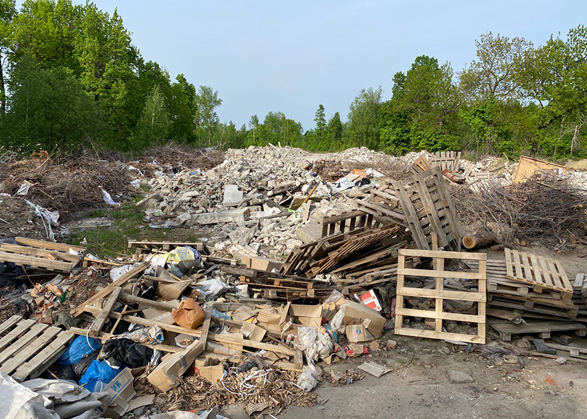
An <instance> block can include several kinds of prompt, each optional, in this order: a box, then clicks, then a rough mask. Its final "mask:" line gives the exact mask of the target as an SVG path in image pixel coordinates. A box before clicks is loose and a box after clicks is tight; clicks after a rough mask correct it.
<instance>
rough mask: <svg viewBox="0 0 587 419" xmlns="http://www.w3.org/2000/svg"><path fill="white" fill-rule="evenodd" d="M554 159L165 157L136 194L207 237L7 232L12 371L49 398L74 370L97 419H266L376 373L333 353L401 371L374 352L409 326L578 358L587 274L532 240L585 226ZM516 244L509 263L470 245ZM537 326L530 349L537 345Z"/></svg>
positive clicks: (20, 385) (358, 152) (152, 213)
mask: <svg viewBox="0 0 587 419" xmlns="http://www.w3.org/2000/svg"><path fill="white" fill-rule="evenodd" d="M353 153H355V157H356V159H355V160H353V159H352V158H353ZM375 159H382V160H383V159H386V160H387V162H386V164H387V165H388V166H387V168H388V171H386V170H385V169H383V168H380V167H373V166H370V165H368V162H373V161H374V160H375ZM361 161H363V163H364V166H363V167H359V164H360V162H361ZM408 161H409V164H407V163H406V162H408ZM400 162H403V163H402V164H403V168H400V166H401V165H400ZM535 163H536V162H535ZM543 163H544V162H539V163H536V165H537V169H536V170H534V171H533V174H532V176H530V177H529V178H528V177H526V178H525V179H523V180H520V177H519V176H520V166H521V165H522V164H527V163H524V162H523V161H521V162H520V164H519V165H518V166H517V167H515V168H514V167H513V165H509V164H504V165H501V163H498V162H497V161H496V160H488V161H487V163H486V166H482V165H480V166H477V165H476V164H475V165H473V164H470V163H469V162H466V161H464V160H461V158H460V153H458V152H442V153H432V154H430V153H425V152H422V153H412V154H411V155H410V156H409V157H407V158H406V159H405V160H403V161H402V160H401V159H399V158H390V157H387V156H384V155H381V153H374V152H371V151H368V150H366V149H355V150H347V151H345V152H343V153H338V154H330V155H328V156H325V155H313V154H309V153H306V152H303V151H301V150H297V149H291V148H287V147H285V148H281V147H272V146H270V147H250V148H249V149H246V150H231V151H229V152H227V153H226V155H225V160H224V161H223V162H222V163H221V164H219V165H218V166H216V167H213V168H211V169H208V170H201V169H200V168H197V167H196V168H193V167H192V168H184V169H181V170H176V169H177V168H173V167H167V170H158V171H154V172H153V175H154V177H153V178H152V179H150V180H148V181H147V182H148V186H149V188H150V191H149V192H148V193H147V194H146V196H145V197H144V199H143V200H141V201H140V202H139V203H137V205H139V206H140V207H141V208H142V209H143V210H144V213H145V219H146V220H148V221H149V223H150V224H151V226H152V227H161V226H165V227H182V228H192V229H194V230H197V231H198V232H199V233H205V234H198V235H199V236H202V240H201V241H199V242H193V243H192V242H190V243H187V242H185V243H183V242H182V243H179V242H148V241H131V242H129V247H133V248H135V249H136V253H135V254H134V255H133V256H131V257H119V258H116V259H113V258H107V259H98V258H96V257H95V256H93V255H90V254H88V253H87V252H86V249H85V248H83V247H77V246H70V245H67V244H60V243H55V242H52V241H41V240H33V239H31V238H26V237H14V240H10V241H6V242H3V243H0V267H2V269H4V271H0V277H2V276H3V275H4V278H5V280H6V281H8V282H9V283H10V284H11V286H10V287H8V288H6V289H5V292H4V295H3V296H2V299H0V304H2V307H5V309H6V310H9V311H8V313H9V315H7V316H4V317H3V318H4V322H2V323H1V324H0V371H2V374H4V375H0V386H4V387H6V390H5V391H7V392H11V393H14V394H17V393H23V394H24V393H26V391H30V392H29V393H26V394H28V396H29V397H28V398H24V399H26V400H29V401H30V403H32V404H33V405H34V404H35V403H38V400H37V399H35V397H36V396H38V394H40V393H35V392H34V391H33V390H26V389H30V388H34V389H39V390H38V391H39V392H41V390H40V389H42V388H43V386H45V385H49V383H48V381H47V380H56V381H57V382H58V383H62V382H64V381H65V380H69V381H68V382H69V385H72V383H71V381H74V382H75V383H77V385H78V386H82V387H83V390H84V391H79V392H80V394H83V397H82V396H80V398H79V400H77V401H76V402H79V403H83V404H84V406H86V407H87V408H86V412H88V413H86V414H87V415H88V417H92V415H93V417H98V416H99V415H102V416H103V417H113V418H118V417H120V416H122V415H126V417H131V418H132V417H141V416H142V415H148V416H153V415H156V414H158V413H161V412H166V411H169V410H183V411H198V410H201V411H206V412H204V413H201V416H196V414H193V415H194V416H192V417H208V416H206V415H210V414H211V413H210V412H215V409H216V408H217V407H220V408H223V407H226V406H227V405H230V404H237V403H238V404H243V405H244V408H245V413H246V414H247V415H250V416H253V417H261V416H262V415H265V414H266V415H275V414H278V413H279V412H281V411H282V410H283V409H284V408H286V407H287V406H288V405H300V406H313V405H315V404H318V403H321V401H320V399H319V398H318V397H317V396H316V395H315V394H314V393H312V391H313V389H315V388H316V386H318V385H325V384H326V383H328V382H330V383H331V385H350V384H352V383H353V382H354V381H356V380H360V379H361V378H362V375H361V374H360V373H358V372H357V371H354V370H351V369H347V371H346V372H344V373H337V372H334V371H333V370H330V372H325V371H324V370H323V368H324V367H325V366H327V365H330V364H333V363H338V362H344V361H345V360H347V359H349V358H359V357H364V359H365V360H366V362H364V363H363V364H362V365H359V366H358V369H359V370H360V371H362V372H365V373H366V374H370V375H372V376H374V377H381V376H382V375H384V374H386V373H388V372H390V371H391V368H390V366H389V365H388V364H381V363H379V362H374V360H373V359H372V358H370V357H369V358H368V357H367V356H368V355H370V354H372V353H376V352H377V353H385V354H393V351H395V350H396V348H397V347H398V342H397V341H395V340H392V339H388V338H389V337H393V336H394V335H395V336H406V337H409V336H412V337H418V338H427V339H435V340H440V341H443V343H444V342H450V343H451V344H454V345H467V344H473V345H471V346H468V347H467V349H468V350H469V349H470V350H472V351H475V350H477V351H479V352H480V353H482V354H483V356H485V357H486V358H487V359H491V362H493V363H494V364H495V365H498V364H500V363H501V364H503V363H507V364H508V366H510V367H511V368H516V369H522V368H524V361H523V358H522V355H524V356H525V355H533V356H541V355H544V356H553V354H552V351H553V350H554V351H555V353H556V351H557V350H559V351H564V353H565V356H568V358H569V359H580V358H581V355H580V354H581V350H580V349H577V348H575V347H569V346H565V345H564V344H561V343H560V342H567V343H568V342H570V338H569V337H568V336H566V335H563V336H566V338H564V339H563V337H562V336H561V337H560V338H558V337H556V335H557V334H561V333H570V332H573V333H575V334H576V335H578V336H585V335H587V325H586V324H587V311H586V310H585V308H586V307H587V281H585V273H579V274H578V275H577V276H576V278H569V277H568V275H567V271H566V267H565V266H564V264H563V263H561V262H560V261H558V260H556V259H553V258H548V257H543V256H540V255H538V254H536V253H534V252H533V251H532V249H531V248H530V247H527V246H526V244H527V243H523V242H522V241H521V240H520V238H522V237H524V236H523V235H524V234H527V235H528V236H530V235H531V236H532V237H533V238H534V239H536V240H542V241H545V240H546V237H547V236H553V237H555V238H556V239H557V240H559V241H560V240H564V237H563V235H562V234H563V232H564V230H577V229H582V228H584V224H585V206H584V205H583V202H584V199H585V195H584V193H585V192H584V188H583V189H581V188H576V187H575V186H573V184H572V183H571V182H569V180H568V179H569V178H570V176H576V175H571V174H569V173H560V172H559V168H558V167H555V168H550V167H544V164H543ZM150 164H152V163H150ZM533 164H534V163H533ZM546 164H547V163H546ZM349 165H350V166H349ZM538 165H542V166H543V167H538ZM483 167H486V168H487V169H482V168H483ZM390 169H391V170H390ZM127 170H128V169H127ZM137 170H140V169H137ZM525 170H527V167H526V169H525ZM565 179H566V180H565ZM492 184H495V185H497V186H496V187H494V188H493V189H491V192H490V191H488V189H487V188H488V187H489V186H488V185H492ZM475 185H476V186H475ZM578 189H581V190H578ZM539 196H542V197H545V198H544V199H547V200H549V201H552V202H549V206H547V205H545V204H543V201H540V199H543V198H539ZM472 200H475V202H476V203H475V204H474V203H473V202H472ZM488 200H493V201H494V202H493V204H492V205H489V203H488V202H487V201H488ZM516 205H519V206H516ZM462 206H466V207H467V208H466V210H463V209H462V208H460V207H462ZM500 209H501V211H502V212H499V211H500ZM506 210H507V211H510V210H511V211H513V212H506ZM514 212H515V213H516V214H518V215H516V216H519V217H520V218H516V216H515V215H514ZM549 217H550V218H549ZM511 220H514V222H513V223H511ZM508 223H510V224H508ZM507 228H509V230H508V229H507ZM491 232H493V233H494V236H490V237H489V238H490V239H492V240H489V241H487V240H485V239H486V238H487V237H486V236H487V235H488V234H489V233H491ZM497 233H499V234H497ZM540 234H542V236H541V235H540ZM573 234H574V237H575V239H576V240H583V238H584V236H582V235H581V236H580V235H579V234H577V232H576V231H574V232H573ZM506 238H507V239H508V240H510V241H506ZM528 238H529V237H528ZM204 239H205V240H204ZM500 240H501V243H502V247H501V248H500V250H501V251H502V253H501V255H500V257H498V258H496V256H495V254H493V255H491V254H490V255H488V254H487V253H485V252H483V251H479V250H473V249H482V248H485V247H486V246H487V243H495V241H498V242H500ZM510 244H511V246H509V245H510ZM504 245H508V246H509V247H507V246H504ZM471 250H472V251H471ZM551 334H552V335H553V337H556V341H554V340H549V338H550V337H551ZM526 336H532V337H536V339H533V345H534V346H533V347H531V346H529V343H528V346H529V347H525V348H521V347H520V345H521V344H520V343H519V342H520V341H522V339H526V341H527V338H526ZM511 340H515V343H516V344H515V345H513V346H512V345H509V344H507V343H504V342H509V341H511ZM490 341H491V342H490ZM401 345H402V343H400V344H399V346H400V349H401ZM502 346H503V347H502ZM504 348H507V349H504ZM533 348H534V349H535V351H534V350H533ZM567 353H568V355H566V354H567ZM367 360H368V361H367ZM448 374H449V377H450V381H451V382H453V383H459V382H460V383H465V382H471V381H472V380H473V379H472V377H470V376H468V375H466V374H465V376H462V373H459V371H452V370H451V371H449V372H448ZM31 382H34V384H35V386H32V385H31ZM320 382H322V384H320ZM27 383H28V384H27ZM35 391H36V390H35ZM88 392H90V393H88ZM102 394H105V395H106V396H104V398H102ZM24 399H23V400H24ZM86 403H87V405H86ZM58 404H59V403H55V405H56V406H57V405H58ZM56 406H55V409H54V412H57V411H58V410H60V409H61V408H58V407H56ZM25 407H26V406H23V407H22V408H23V409H25ZM43 407H44V408H45V409H53V407H52V406H50V405H47V406H43ZM221 413H222V412H221ZM55 414H56V415H58V413H55ZM58 417H59V416H58Z"/></svg>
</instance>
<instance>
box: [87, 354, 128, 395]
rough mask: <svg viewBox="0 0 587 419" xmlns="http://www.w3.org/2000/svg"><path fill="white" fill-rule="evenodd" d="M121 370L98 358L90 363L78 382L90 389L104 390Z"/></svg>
mask: <svg viewBox="0 0 587 419" xmlns="http://www.w3.org/2000/svg"><path fill="white" fill-rule="evenodd" d="M121 371H122V370H117V369H115V368H112V367H111V366H110V365H108V363H107V362H106V361H104V360H97V359H96V360H94V361H93V362H92V363H91V364H90V366H89V367H88V369H87V370H86V372H85V373H84V375H82V378H80V380H79V381H78V384H79V385H80V386H84V387H85V388H87V389H88V390H90V391H102V389H103V388H104V387H105V386H106V385H107V384H108V383H109V382H110V381H112V380H113V379H114V377H116V376H117V375H118V374H119V373H120V372H121Z"/></svg>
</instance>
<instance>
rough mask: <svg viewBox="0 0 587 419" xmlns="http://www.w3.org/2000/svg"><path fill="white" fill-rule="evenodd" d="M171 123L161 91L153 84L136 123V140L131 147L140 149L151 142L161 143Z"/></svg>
mask: <svg viewBox="0 0 587 419" xmlns="http://www.w3.org/2000/svg"><path fill="white" fill-rule="evenodd" d="M171 124H172V122H171V119H170V118H169V112H168V111H167V109H166V105H165V97H164V96H163V93H161V89H160V87H159V86H158V85H157V86H154V87H153V90H152V91H151V94H150V95H149V98H148V99H147V102H146V103H145V108H144V109H143V114H142V116H141V119H140V120H139V123H138V124H137V134H136V139H137V141H136V143H135V144H133V148H135V149H142V148H145V147H148V146H151V145H153V144H163V143H164V142H165V140H166V139H167V134H169V131H170V129H171Z"/></svg>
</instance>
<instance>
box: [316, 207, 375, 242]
mask: <svg viewBox="0 0 587 419" xmlns="http://www.w3.org/2000/svg"><path fill="white" fill-rule="evenodd" d="M380 225H381V223H380V222H379V221H377V220H374V219H373V215H372V214H367V213H365V212H363V211H360V210H354V211H350V212H347V213H345V214H341V215H333V216H330V217H324V218H323V219H322V237H326V236H332V235H334V234H339V233H344V232H345V231H353V230H355V229H356V228H361V227H366V228H377V227H379V226H380Z"/></svg>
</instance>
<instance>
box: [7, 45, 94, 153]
mask: <svg viewBox="0 0 587 419" xmlns="http://www.w3.org/2000/svg"><path fill="white" fill-rule="evenodd" d="M9 87H10V91H11V92H12V96H11V99H10V108H9V111H8V112H7V114H6V117H5V119H4V121H3V125H2V131H3V135H2V137H3V138H6V139H8V140H9V143H10V145H12V146H14V147H20V148H22V149H24V150H29V151H31V150H38V149H39V148H42V149H46V150H48V151H50V152H53V151H57V150H61V151H67V150H72V149H74V148H77V147H79V145H80V143H81V142H82V141H83V140H85V139H96V138H97V137H98V135H99V134H100V132H101V130H102V125H101V115H100V113H99V110H98V108H97V106H96V103H95V102H94V101H93V100H92V98H91V97H90V96H88V95H87V94H86V93H85V92H84V90H83V86H82V85H81V83H80V82H79V81H78V80H77V79H76V78H75V77H74V75H73V72H72V71H71V70H70V69H67V68H64V67H56V68H53V69H49V70H47V69H37V68H35V66H34V59H33V58H32V56H29V55H25V56H24V57H23V58H22V60H21V61H20V63H19V64H18V65H17V66H16V67H15V68H14V71H13V73H12V77H11V79H10V82H9Z"/></svg>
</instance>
